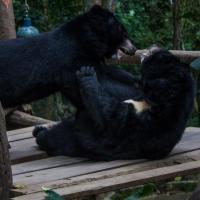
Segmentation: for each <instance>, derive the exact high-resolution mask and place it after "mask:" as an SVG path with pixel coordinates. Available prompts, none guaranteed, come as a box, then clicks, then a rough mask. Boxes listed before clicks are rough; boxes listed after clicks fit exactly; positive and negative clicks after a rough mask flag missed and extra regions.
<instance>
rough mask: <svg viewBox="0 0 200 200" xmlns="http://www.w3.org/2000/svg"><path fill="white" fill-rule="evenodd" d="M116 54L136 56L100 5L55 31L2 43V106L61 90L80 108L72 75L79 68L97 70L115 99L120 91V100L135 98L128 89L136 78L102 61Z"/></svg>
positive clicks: (25, 101) (122, 33)
mask: <svg viewBox="0 0 200 200" xmlns="http://www.w3.org/2000/svg"><path fill="white" fill-rule="evenodd" d="M118 49H121V50H122V51H124V52H125V53H127V54H134V52H135V51H136V48H135V47H134V45H133V44H132V41H131V40H130V39H129V37H128V35H127V32H126V30H125V29H124V27H123V26H122V25H121V24H120V23H119V22H118V21H117V20H116V18H115V17H114V15H113V14H112V13H111V12H110V11H108V10H106V9H103V8H101V7H100V6H94V7H93V8H91V10H89V11H88V12H87V13H85V14H83V15H80V16H78V17H76V18H75V19H73V20H71V21H69V22H68V23H66V24H64V25H62V26H61V27H59V28H57V29H55V30H54V31H51V32H48V33H44V34H41V35H39V36H36V37H31V38H24V39H14V40H8V41H0V88H1V89H0V100H1V102H2V104H3V106H4V107H9V106H15V105H19V104H22V103H27V102H30V101H33V100H35V99H39V98H42V97H45V96H48V95H49V94H51V93H54V92H56V91H58V90H61V91H62V92H63V93H64V95H66V96H67V97H69V99H71V100H72V102H73V103H74V104H75V106H77V107H80V106H81V102H80V99H81V98H80V94H79V92H78V91H79V90H78V89H77V81H76V75H75V72H76V71H77V70H78V69H79V68H80V66H81V65H93V66H95V68H96V71H97V74H98V75H99V79H100V81H101V82H102V84H103V85H104V87H105V88H108V92H111V93H112V94H115V89H116V90H117V92H116V93H119V92H120V91H123V94H122V95H126V91H128V92H127V93H129V92H130V93H133V92H134V91H133V90H132V89H131V90H130V87H129V86H131V87H132V85H134V77H133V76H131V75H130V74H129V73H126V72H124V71H123V70H121V69H119V68H117V67H111V66H106V65H105V64H104V61H105V58H109V57H111V56H112V55H113V54H115V53H116V52H117V51H118ZM117 82H119V87H118V86H117ZM113 83H115V87H112V85H113ZM122 87H124V90H121V88H122ZM119 88H120V90H119ZM136 90H137V89H136ZM136 93H137V91H135V94H136ZM136 95H137V94H136Z"/></svg>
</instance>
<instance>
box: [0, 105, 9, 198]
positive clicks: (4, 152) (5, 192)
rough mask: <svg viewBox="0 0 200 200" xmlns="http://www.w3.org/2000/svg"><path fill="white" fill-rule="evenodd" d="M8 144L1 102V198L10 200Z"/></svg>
mask: <svg viewBox="0 0 200 200" xmlns="http://www.w3.org/2000/svg"><path fill="white" fill-rule="evenodd" d="M8 146H9V145H8V138H7V135H6V125H5V116H4V111H3V108H2V106H1V103H0V199H2V200H9V190H10V188H11V186H12V172H11V165H10V155H9V151H8Z"/></svg>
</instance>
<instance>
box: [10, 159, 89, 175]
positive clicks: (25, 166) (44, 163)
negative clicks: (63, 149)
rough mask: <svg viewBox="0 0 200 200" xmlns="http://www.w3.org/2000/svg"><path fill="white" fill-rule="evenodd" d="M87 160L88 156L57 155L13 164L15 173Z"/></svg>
mask: <svg viewBox="0 0 200 200" xmlns="http://www.w3.org/2000/svg"><path fill="white" fill-rule="evenodd" d="M82 161H86V158H71V157H67V156H56V157H51V158H45V159H40V160H34V161H30V162H25V163H20V164H16V165H12V172H13V175H17V174H24V173H28V172H34V171H38V170H44V169H51V168H55V167H61V166H65V167H66V166H68V165H72V164H77V163H80V162H82Z"/></svg>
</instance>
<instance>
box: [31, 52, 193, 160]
mask: <svg viewBox="0 0 200 200" xmlns="http://www.w3.org/2000/svg"><path fill="white" fill-rule="evenodd" d="M150 52H151V55H148V56H147V57H146V58H144V60H143V61H142V66H141V84H142V93H143V95H142V98H141V99H140V101H135V100H134V99H132V98H130V99H126V100H125V99H124V100H123V101H121V97H119V98H116V97H115V96H111V95H110V94H108V93H107V91H106V90H104V88H103V87H102V85H101V83H100V82H99V81H98V76H97V75H96V73H95V70H94V68H90V67H83V68H81V70H80V71H78V72H77V80H78V82H79V87H80V92H81V96H82V101H83V104H84V106H85V109H84V110H79V112H78V113H77V115H76V116H75V118H70V119H65V120H64V121H63V122H61V123H59V124H58V125H55V126H54V127H53V128H50V129H47V128H44V127H36V128H35V130H34V131H33V135H34V136H35V137H36V141H37V143H38V145H39V147H40V148H41V149H43V150H45V151H46V152H47V153H48V154H51V155H60V154H62V155H70V156H84V157H88V158H90V159H94V160H113V159H137V158H147V159H160V158H163V157H165V156H167V155H168V154H169V153H170V152H171V150H172V149H173V147H174V146H175V145H176V144H177V142H178V141H179V140H180V139H181V136H182V134H183V132H184V129H185V126H186V122H187V120H188V117H189V114H190V112H191V110H192V107H193V102H194V82H193V79H192V76H191V72H190V68H189V65H187V64H184V63H182V62H181V61H180V60H179V59H178V58H176V57H175V56H174V55H172V54H171V53H170V52H168V51H167V50H163V49H159V48H157V49H156V48H153V50H152V51H151V49H150Z"/></svg>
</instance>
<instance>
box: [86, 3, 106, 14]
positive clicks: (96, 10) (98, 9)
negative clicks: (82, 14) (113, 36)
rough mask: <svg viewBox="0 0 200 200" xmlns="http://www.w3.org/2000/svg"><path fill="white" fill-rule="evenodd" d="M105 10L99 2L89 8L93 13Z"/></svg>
mask: <svg viewBox="0 0 200 200" xmlns="http://www.w3.org/2000/svg"><path fill="white" fill-rule="evenodd" d="M103 10H104V8H103V7H102V6H100V5H98V4H95V5H94V6H92V7H91V8H90V10H89V12H92V13H98V12H102V11H103Z"/></svg>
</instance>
